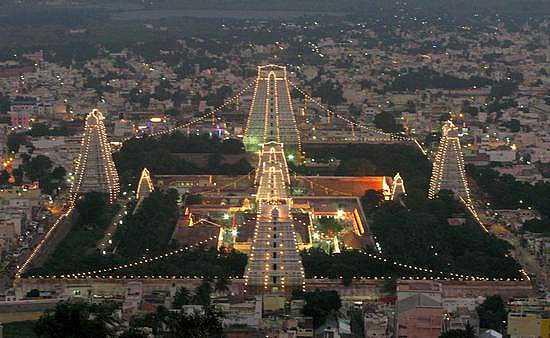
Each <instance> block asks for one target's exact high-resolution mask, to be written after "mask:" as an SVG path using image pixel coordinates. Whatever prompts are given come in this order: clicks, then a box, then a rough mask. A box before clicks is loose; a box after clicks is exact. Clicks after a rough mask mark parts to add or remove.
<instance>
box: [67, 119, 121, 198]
mask: <svg viewBox="0 0 550 338" xmlns="http://www.w3.org/2000/svg"><path fill="white" fill-rule="evenodd" d="M103 119H104V117H103V114H101V112H100V111H99V110H97V109H94V110H92V111H91V112H90V113H89V114H88V115H87V116H86V123H85V127H84V135H83V136H82V140H81V142H80V153H79V154H78V158H77V160H76V162H75V170H74V182H73V185H72V187H71V191H70V194H71V202H72V203H74V202H75V201H76V199H77V198H78V196H79V194H81V193H82V191H81V189H82V183H83V181H84V180H85V179H86V177H87V175H88V173H87V172H86V168H87V164H88V157H89V154H90V150H91V149H90V143H91V141H92V138H93V137H94V133H97V138H98V141H99V144H98V145H97V146H98V147H99V152H100V154H101V155H100V156H101V158H100V159H101V160H102V162H103V164H102V165H103V171H104V173H105V174H104V175H103V176H104V177H105V180H106V182H105V186H106V189H100V190H97V191H98V192H106V193H107V194H108V195H109V203H114V202H115V201H116V199H117V196H118V193H119V190H120V186H119V180H118V173H117V170H116V167H115V164H114V162H113V157H112V154H111V145H110V143H109V141H108V140H107V132H106V130H105V125H104V124H103ZM100 176H101V175H100ZM105 190H106V191H105ZM87 191H92V190H87Z"/></svg>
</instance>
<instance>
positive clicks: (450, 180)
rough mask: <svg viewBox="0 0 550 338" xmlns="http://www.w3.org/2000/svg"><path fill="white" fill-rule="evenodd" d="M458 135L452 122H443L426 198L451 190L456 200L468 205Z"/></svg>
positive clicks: (468, 194) (469, 201) (468, 191)
mask: <svg viewBox="0 0 550 338" xmlns="http://www.w3.org/2000/svg"><path fill="white" fill-rule="evenodd" d="M458 134H459V132H458V128H457V127H456V126H455V125H454V124H453V122H452V121H447V122H445V124H444V125H443V132H442V137H441V141H440V142H439V147H438V149H437V153H436V154H435V158H434V161H433V168H432V178H431V180H430V190H429V191H428V198H430V199H432V198H435V197H436V196H437V194H438V193H439V192H440V191H441V190H451V191H453V192H454V193H455V196H456V197H457V198H461V199H463V200H464V202H465V203H467V204H470V203H471V199H470V189H469V188H468V181H467V179H466V172H465V169H464V157H463V155H462V149H461V147H460V138H459V135H458Z"/></svg>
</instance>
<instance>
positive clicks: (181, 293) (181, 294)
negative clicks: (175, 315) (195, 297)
mask: <svg viewBox="0 0 550 338" xmlns="http://www.w3.org/2000/svg"><path fill="white" fill-rule="evenodd" d="M190 301H191V293H190V292H189V290H187V289H186V288H185V287H183V286H182V287H180V288H179V289H178V290H177V291H176V294H175V295H174V301H173V302H172V307H173V308H174V309H181V307H182V306H183V305H187V304H189V302H190Z"/></svg>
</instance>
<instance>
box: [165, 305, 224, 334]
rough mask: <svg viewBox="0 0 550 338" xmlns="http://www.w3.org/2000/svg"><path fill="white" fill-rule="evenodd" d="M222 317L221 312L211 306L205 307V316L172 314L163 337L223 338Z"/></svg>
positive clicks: (166, 321)
mask: <svg viewBox="0 0 550 338" xmlns="http://www.w3.org/2000/svg"><path fill="white" fill-rule="evenodd" d="M222 317H223V316H222V314H221V313H220V312H219V311H217V310H215V309H214V308H212V307H210V306H206V307H205V311H204V314H200V313H193V314H190V315H188V314H185V313H183V312H179V313H170V314H169V315H168V316H167V318H166V320H165V323H166V332H164V334H163V335H162V337H166V338H179V337H189V338H202V337H209V338H222V337H223V327H222V322H221V318H222Z"/></svg>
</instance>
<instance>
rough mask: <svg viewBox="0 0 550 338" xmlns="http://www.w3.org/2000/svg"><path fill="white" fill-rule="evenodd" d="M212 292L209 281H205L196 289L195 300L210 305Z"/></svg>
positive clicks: (196, 302)
mask: <svg viewBox="0 0 550 338" xmlns="http://www.w3.org/2000/svg"><path fill="white" fill-rule="evenodd" d="M211 294H212V286H211V285H210V283H209V282H207V281H203V282H202V283H201V285H199V286H198V287H197V289H196V290H195V295H194V296H193V302H194V303H195V304H199V305H204V306H208V305H210V295H211Z"/></svg>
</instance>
